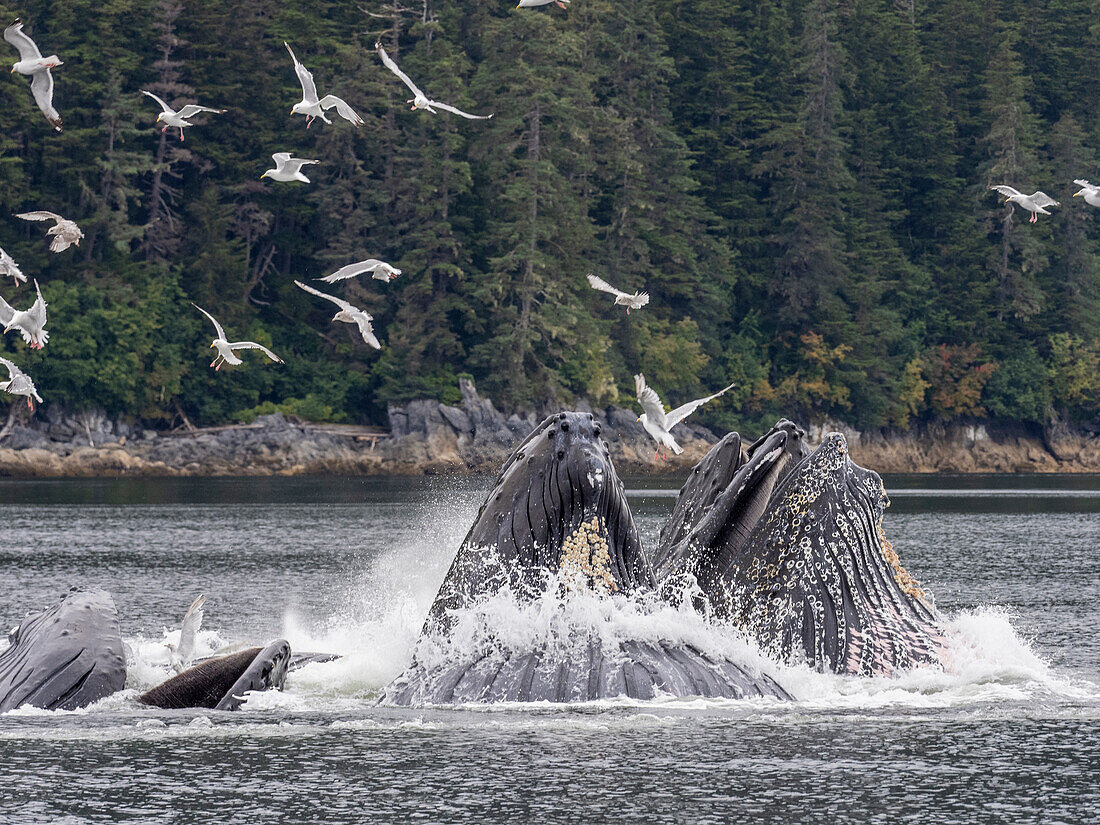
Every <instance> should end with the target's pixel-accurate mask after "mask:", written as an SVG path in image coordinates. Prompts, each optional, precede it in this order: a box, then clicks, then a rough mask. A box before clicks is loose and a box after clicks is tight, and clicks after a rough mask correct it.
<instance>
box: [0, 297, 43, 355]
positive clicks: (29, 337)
mask: <svg viewBox="0 0 1100 825" xmlns="http://www.w3.org/2000/svg"><path fill="white" fill-rule="evenodd" d="M34 291H35V292H36V293H38V300H36V301H35V302H34V303H33V304H31V308H30V309H28V310H18V309H13V308H12V306H11V304H9V303H8V302H7V301H5V300H4V299H3V298H0V323H2V324H3V325H4V332H10V331H11V330H13V329H17V330H19V334H20V335H22V336H23V340H24V341H26V342H27V343H28V344H30V347H31V349H42V347H44V346H46V343H47V342H48V341H49V340H50V334H49V333H48V332H46V330H45V329H44V327H45V326H46V302H45V301H43V300H42V291H41V290H40V289H39V288H38V281H35V282H34Z"/></svg>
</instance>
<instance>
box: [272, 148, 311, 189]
mask: <svg viewBox="0 0 1100 825" xmlns="http://www.w3.org/2000/svg"><path fill="white" fill-rule="evenodd" d="M271 159H272V160H273V161H275V168H274V169H268V170H267V171H266V172H264V173H263V174H262V175H260V180H263V179H264V178H271V179H272V180H277V181H282V182H283V183H287V182H289V181H292V180H300V181H301V182H302V183H309V178H307V177H306V176H305V175H303V174H302V167H303V166H308V165H310V164H311V163H320V162H321V161H319V160H303V159H302V158H292V157H291V156H290V152H276V153H275V154H274V155H272V156H271Z"/></svg>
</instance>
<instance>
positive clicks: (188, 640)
mask: <svg viewBox="0 0 1100 825" xmlns="http://www.w3.org/2000/svg"><path fill="white" fill-rule="evenodd" d="M205 604H206V596H202V595H200V596H199V597H198V598H197V599H195V601H193V602H191V606H190V607H189V608H187V612H186V613H184V614H183V624H182V625H181V626H180V643H179V645H178V646H177V647H176V656H177V658H178V659H179V662H180V664H181V665H182V666H183V667H185V668H186V667H187V666H188V664H190V662H191V659H192V658H193V657H194V655H195V637H196V636H197V635H198V633H199V628H201V627H202V620H203V616H204V612H203V607H204V606H205Z"/></svg>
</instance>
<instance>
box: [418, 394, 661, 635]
mask: <svg viewBox="0 0 1100 825" xmlns="http://www.w3.org/2000/svg"><path fill="white" fill-rule="evenodd" d="M555 577H556V579H557V581H558V582H564V583H566V585H567V586H570V587H578V588H582V587H584V588H590V589H593V590H597V591H600V592H605V593H621V592H629V591H631V590H634V589H635V588H637V587H639V586H650V585H652V584H653V572H652V568H651V566H650V564H649V562H648V560H647V559H646V557H645V556H644V555H643V553H642V550H641V544H640V541H639V538H638V530H637V527H636V526H635V524H634V519H633V516H632V515H631V513H630V507H629V506H628V505H627V502H626V497H625V495H624V493H623V484H622V481H620V480H619V476H618V474H617V473H616V472H615V467H614V465H613V464H612V463H611V458H610V456H609V454H608V447H607V443H606V442H605V441H603V440H602V439H601V438H600V425H599V423H598V422H597V421H595V420H594V419H593V417H592V415H591V414H589V413H579V412H562V413H558V414H556V415H552V416H550V417H549V418H546V419H545V420H544V421H543V422H542V423H541V424H539V425H538V426H537V427H536V428H535V429H534V431H533V432H532V433H531V434H530V435H529V436H528V437H527V439H526V440H525V441H524V442H523V443H522V444H520V445H519V446H518V447H517V448H516V449H515V450H514V451H513V452H512V454H511V455H510V456H509V458H508V459H507V461H506V462H505V463H504V466H503V468H502V469H501V472H500V474H499V475H498V476H497V478H496V481H495V483H494V486H493V489H492V491H491V492H490V493H489V495H488V497H487V498H486V499H485V503H484V504H483V505H482V506H481V510H480V511H479V512H478V516H477V519H476V520H475V522H474V524H473V527H471V528H470V532H469V533H468V534H467V536H466V538H465V540H464V541H463V542H462V545H461V547H460V548H459V551H458V555H457V556H456V557H455V560H454V563H453V564H452V566H451V569H450V572H449V573H448V574H447V577H446V579H445V580H444V582H443V585H442V587H441V588H440V591H439V595H438V596H437V597H436V600H435V603H434V604H433V605H432V609H431V612H430V614H429V624H430V623H432V622H441V623H445V622H446V616H447V614H448V612H449V611H453V610H455V609H458V608H460V607H462V606H464V605H466V604H469V603H470V602H471V601H472V600H476V599H477V598H479V597H483V596H489V595H492V594H494V593H496V592H499V591H500V590H502V589H504V588H511V590H512V592H513V593H514V594H515V595H516V596H517V597H518V598H525V597H534V596H536V595H538V594H540V593H542V592H543V591H544V589H545V587H546V586H547V583H548V582H549V581H551V580H552V579H554V578H555Z"/></svg>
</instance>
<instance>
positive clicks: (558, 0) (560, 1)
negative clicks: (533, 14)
mask: <svg viewBox="0 0 1100 825" xmlns="http://www.w3.org/2000/svg"><path fill="white" fill-rule="evenodd" d="M551 3H553V4H554V5H556V6H557V7H558V8H559V9H564V8H565V7H566V6H567V5H569V0H519V5H518V6H516V8H517V9H532V8H534V7H535V6H549V5H550V4H551Z"/></svg>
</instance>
